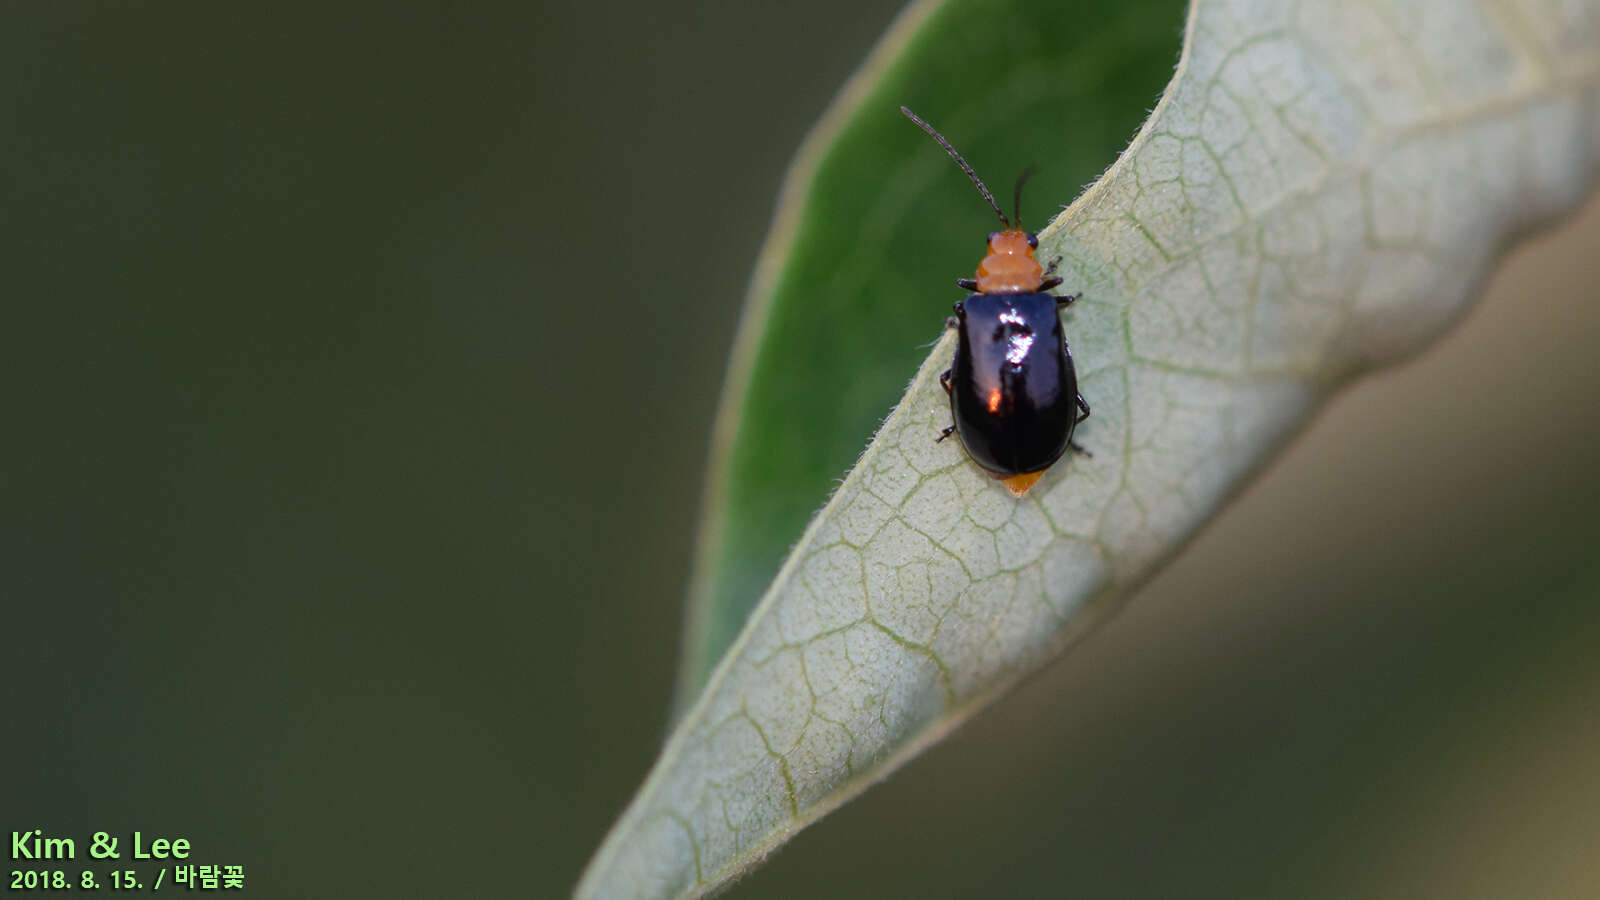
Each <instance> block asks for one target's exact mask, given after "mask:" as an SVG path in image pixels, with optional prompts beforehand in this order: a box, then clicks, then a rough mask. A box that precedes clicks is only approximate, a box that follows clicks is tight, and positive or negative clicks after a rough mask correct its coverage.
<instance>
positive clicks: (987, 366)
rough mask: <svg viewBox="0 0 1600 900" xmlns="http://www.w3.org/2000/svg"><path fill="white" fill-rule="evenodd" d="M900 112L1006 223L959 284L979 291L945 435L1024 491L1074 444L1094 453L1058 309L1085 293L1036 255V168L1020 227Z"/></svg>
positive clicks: (962, 326)
mask: <svg viewBox="0 0 1600 900" xmlns="http://www.w3.org/2000/svg"><path fill="white" fill-rule="evenodd" d="M900 111H901V112H902V113H905V115H906V117H907V118H909V119H910V120H911V121H913V122H915V123H917V125H918V126H919V127H920V128H921V129H922V130H923V131H926V132H927V133H928V135H929V136H930V137H932V138H933V139H934V140H936V141H938V142H939V146H941V147H943V148H944V149H945V152H946V153H949V154H950V157H951V158H952V159H954V160H955V161H956V164H957V165H959V166H961V171H963V172H966V173H967V177H968V178H971V179H972V183H973V184H974V185H976V186H977V188H978V192H979V193H981V194H982V195H983V199H985V200H987V201H989V206H990V207H992V208H993V209H994V211H995V214H996V215H998V216H999V217H1000V222H1001V224H1003V225H1004V226H1005V229H1004V230H1002V231H996V232H993V233H991V234H990V235H989V253H988V255H986V256H985V257H984V258H983V260H982V261H981V262H979V263H978V271H977V277H976V278H961V279H957V281H956V284H957V285H959V286H960V287H963V288H965V289H967V290H969V291H973V292H974V293H973V294H971V295H970V296H968V297H967V298H966V299H965V300H962V301H960V302H958V303H957V304H956V305H955V309H956V316H955V318H953V319H951V320H950V325H951V327H954V328H957V329H959V331H960V340H959V342H958V343H957V344H956V355H955V360H954V362H953V363H951V366H950V368H949V369H947V370H946V371H945V372H944V374H943V375H940V376H939V383H940V384H941V385H943V386H944V389H945V392H946V393H948V394H949V395H950V414H951V417H952V418H953V419H954V420H955V424H954V425H951V426H950V427H949V428H946V429H944V432H943V433H942V434H940V435H939V437H938V440H941V441H942V440H944V439H945V438H947V437H949V436H950V435H951V433H952V432H953V433H956V434H959V435H960V436H961V443H962V445H963V446H965V447H966V448H967V454H968V455H969V456H971V457H972V459H973V461H974V462H976V463H977V464H978V465H980V466H982V467H983V468H984V469H986V470H988V471H989V473H990V474H992V475H994V476H995V477H996V478H999V479H1000V480H1001V481H1002V482H1003V483H1004V484H1005V486H1006V487H1007V488H1008V489H1009V490H1010V491H1011V493H1013V494H1015V495H1016V496H1018V497H1021V496H1022V495H1023V494H1026V493H1027V492H1028V489H1029V488H1031V487H1033V485H1034V483H1035V482H1037V481H1038V480H1039V477H1040V476H1041V475H1043V474H1044V470H1045V469H1048V468H1050V466H1051V464H1053V463H1054V462H1055V461H1056V460H1058V459H1060V458H1061V454H1063V453H1065V452H1066V451H1067V449H1068V448H1071V449H1073V450H1076V451H1078V452H1080V453H1087V451H1085V450H1084V449H1083V448H1082V447H1079V446H1078V445H1077V444H1074V443H1073V442H1072V432H1073V429H1075V428H1076V427H1077V426H1078V423H1079V422H1082V421H1083V420H1084V419H1087V418H1088V417H1089V404H1088V403H1085V402H1084V400H1083V395H1082V394H1079V393H1078V377H1077V373H1075V372H1074V371H1073V369H1072V353H1071V351H1070V350H1069V349H1068V347H1067V341H1066V338H1065V337H1063V336H1062V333H1061V317H1060V316H1059V315H1058V314H1057V310H1059V309H1060V308H1061V307H1063V306H1066V305H1067V304H1069V303H1071V302H1072V301H1074V300H1076V299H1078V298H1077V295H1072V296H1067V297H1057V296H1055V295H1053V294H1048V293H1045V292H1046V291H1048V290H1049V289H1050V288H1053V287H1055V286H1057V285H1059V284H1061V279H1060V278H1057V277H1055V270H1056V266H1057V265H1059V264H1060V263H1061V260H1060V259H1059V258H1057V259H1056V260H1054V261H1053V262H1051V263H1050V268H1048V269H1044V268H1041V267H1040V265H1039V261H1038V260H1037V259H1034V256H1033V251H1034V250H1035V249H1036V248H1037V247H1038V246H1039V239H1038V238H1037V237H1035V236H1034V235H1032V234H1029V233H1028V232H1027V231H1024V230H1023V229H1022V185H1023V182H1025V181H1027V179H1028V175H1029V174H1031V171H1029V172H1023V173H1022V176H1021V177H1020V178H1018V179H1017V188H1016V195H1015V206H1014V207H1013V213H1014V216H1013V218H1014V219H1015V224H1013V221H1012V220H1011V219H1007V218H1006V214H1005V213H1004V212H1002V211H1001V209H1000V206H999V204H997V203H995V202H994V196H993V195H992V194H990V193H989V189H988V188H987V187H985V186H984V184H983V181H982V180H981V179H979V178H978V174H977V173H976V172H974V171H973V170H972V167H971V166H969V165H967V161H966V160H965V159H962V158H961V154H959V153H957V152H956V151H955V148H954V147H952V146H950V142H949V141H946V140H945V139H944V136H943V135H941V134H939V132H937V131H934V130H933V126H931V125H929V124H928V123H927V122H924V121H922V120H921V119H919V118H917V116H916V114H915V113H913V112H912V111H911V110H909V109H906V108H905V107H904V106H902V107H900Z"/></svg>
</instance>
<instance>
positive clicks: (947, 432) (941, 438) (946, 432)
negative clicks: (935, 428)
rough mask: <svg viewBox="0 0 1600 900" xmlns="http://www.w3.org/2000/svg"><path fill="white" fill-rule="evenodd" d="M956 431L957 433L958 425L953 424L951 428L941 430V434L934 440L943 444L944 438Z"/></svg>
mask: <svg viewBox="0 0 1600 900" xmlns="http://www.w3.org/2000/svg"><path fill="white" fill-rule="evenodd" d="M955 433H956V427H955V426H954V425H951V426H950V427H949V428H946V429H943V430H941V431H940V432H939V436H938V437H936V438H934V439H933V442H934V443H935V444H942V443H944V439H945V438H947V437H949V436H950V435H952V434H955Z"/></svg>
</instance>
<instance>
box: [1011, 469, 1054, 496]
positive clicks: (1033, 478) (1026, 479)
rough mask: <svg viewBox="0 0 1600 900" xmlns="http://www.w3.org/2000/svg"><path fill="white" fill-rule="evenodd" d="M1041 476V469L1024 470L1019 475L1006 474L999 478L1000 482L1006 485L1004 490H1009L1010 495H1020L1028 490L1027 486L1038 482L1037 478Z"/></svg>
mask: <svg viewBox="0 0 1600 900" xmlns="http://www.w3.org/2000/svg"><path fill="white" fill-rule="evenodd" d="M1043 477H1044V472H1043V471H1039V472H1024V473H1022V474H1021V475H1008V476H1006V477H1005V478H1002V479H1000V483H1001V484H1003V485H1005V486H1006V490H1008V491H1010V492H1011V496H1013V497H1021V496H1022V495H1023V494H1026V493H1027V492H1028V489H1029V488H1032V487H1033V486H1034V485H1035V484H1038V483H1039V479H1040V478H1043Z"/></svg>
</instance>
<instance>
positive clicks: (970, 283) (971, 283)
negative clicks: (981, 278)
mask: <svg viewBox="0 0 1600 900" xmlns="http://www.w3.org/2000/svg"><path fill="white" fill-rule="evenodd" d="M956 287H958V288H961V289H962V290H963V291H975V290H977V289H978V280H977V279H976V278H957V279H956Z"/></svg>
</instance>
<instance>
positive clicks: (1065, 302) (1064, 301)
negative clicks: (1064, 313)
mask: <svg viewBox="0 0 1600 900" xmlns="http://www.w3.org/2000/svg"><path fill="white" fill-rule="evenodd" d="M1057 281H1060V279H1057ZM1082 297H1083V294H1082V293H1077V294H1066V295H1064V296H1061V297H1057V298H1056V309H1060V308H1061V307H1063V306H1070V305H1071V304H1072V302H1073V301H1074V300H1078V299H1080V298H1082Z"/></svg>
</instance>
